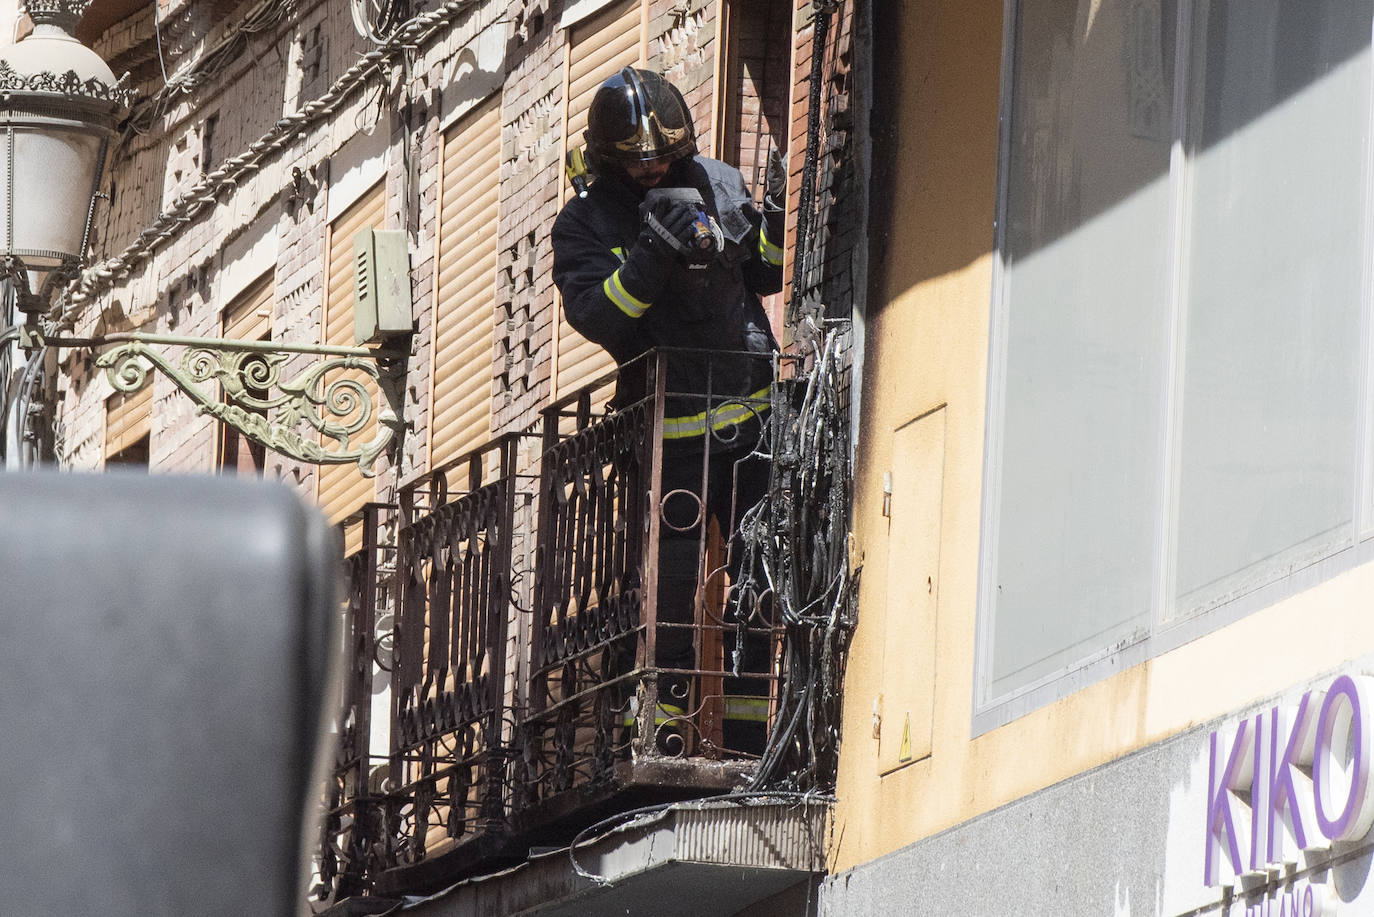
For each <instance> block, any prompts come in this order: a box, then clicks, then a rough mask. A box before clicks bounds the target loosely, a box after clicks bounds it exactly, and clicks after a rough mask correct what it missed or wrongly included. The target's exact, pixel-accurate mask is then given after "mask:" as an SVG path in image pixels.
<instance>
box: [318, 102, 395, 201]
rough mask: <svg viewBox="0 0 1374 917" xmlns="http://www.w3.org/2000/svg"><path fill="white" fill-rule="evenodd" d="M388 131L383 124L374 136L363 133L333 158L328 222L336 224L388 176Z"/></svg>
mask: <svg viewBox="0 0 1374 917" xmlns="http://www.w3.org/2000/svg"><path fill="white" fill-rule="evenodd" d="M388 150H389V143H388V137H387V129H386V125H385V124H381V123H379V124H378V125H377V126H376V127H375V128H374V129H373V131H372V133H371V134H366V133H363V132H362V131H359V132H358V133H356V134H354V135H353V138H352V139H351V140H349V141H348V142H347V143H345V144H344V145H343V146H342V147H340V148H339V149H338V150H336V151H335V152H334V155H333V156H331V157H329V202H328V204H327V205H326V208H325V221H326V222H329V223H332V222H334V220H336V219H338V216H339V214H341V213H343V212H344V211H345V210H347V209H348V208H349V207H351V206H352V205H353V203H354V202H355V201H357V200H358V198H360V197H362V196H363V194H364V193H365V192H366V191H367V190H368V189H370V188H371V187H372V186H373V185H375V184H376V183H377V182H378V181H380V180H381V178H382V176H384V175H386V158H387V152H388Z"/></svg>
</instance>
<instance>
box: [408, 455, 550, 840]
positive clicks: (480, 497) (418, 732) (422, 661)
mask: <svg viewBox="0 0 1374 917" xmlns="http://www.w3.org/2000/svg"><path fill="white" fill-rule="evenodd" d="M520 439H521V438H520V437H518V436H514V435H512V436H506V437H503V438H501V439H499V440H497V441H495V442H493V443H492V444H490V445H489V446H487V447H484V448H482V449H479V450H477V451H475V452H473V453H470V454H469V455H468V456H467V457H465V458H464V459H462V460H460V461H459V462H456V463H453V464H451V465H449V466H445V467H443V468H440V469H439V470H437V471H436V472H435V473H433V474H432V475H430V477H429V480H428V483H427V485H426V486H425V487H423V488H419V487H414V488H409V489H407V490H405V491H404V492H403V493H402V496H401V503H402V508H401V520H402V521H401V527H400V532H399V542H400V544H399V547H400V550H399V568H400V575H399V585H400V611H399V617H398V620H397V623H396V654H395V660H394V664H393V668H392V680H391V691H392V698H393V711H394V713H393V720H392V730H391V762H390V780H389V783H388V788H389V791H390V793H389V795H390V798H391V799H392V805H391V806H390V808H389V810H388V811H389V817H388V822H387V828H388V834H389V838H388V841H389V843H391V844H392V845H394V847H393V849H394V856H393V857H392V865H394V866H405V865H410V864H414V863H418V862H420V861H422V860H424V859H426V858H427V857H432V856H433V855H435V854H436V853H439V852H442V851H443V850H445V849H450V848H453V847H455V846H457V845H459V844H462V843H463V842H465V841H468V840H471V839H473V838H476V837H481V836H484V835H490V834H492V833H494V832H500V831H501V830H502V829H503V828H504V826H505V819H506V815H507V812H508V810H509V791H508V787H507V769H506V765H507V759H508V756H509V754H510V747H511V725H512V722H511V703H512V701H513V696H512V692H511V690H510V688H511V685H510V683H509V680H508V678H507V672H508V665H507V656H508V651H509V649H510V645H509V644H510V635H511V615H512V608H513V601H512V600H513V593H512V570H513V569H514V568H515V564H514V563H513V559H514V557H515V552H516V548H517V542H518V541H519V533H518V531H517V526H516V520H517V511H518V510H520V509H522V508H523V507H525V506H526V505H527V504H528V502H529V500H530V499H531V498H532V493H531V491H532V482H531V483H530V484H528V485H526V484H525V483H524V482H526V481H527V480H528V478H527V476H523V475H521V474H520V473H519V469H518V468H517V462H518V458H519V451H518V445H519V442H520ZM455 477H456V478H457V479H458V480H457V481H453V478H455Z"/></svg>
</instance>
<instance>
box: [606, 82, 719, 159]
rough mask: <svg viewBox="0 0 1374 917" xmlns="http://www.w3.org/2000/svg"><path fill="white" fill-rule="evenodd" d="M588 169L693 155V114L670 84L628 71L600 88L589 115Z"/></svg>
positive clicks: (695, 137)
mask: <svg viewBox="0 0 1374 917" xmlns="http://www.w3.org/2000/svg"><path fill="white" fill-rule="evenodd" d="M586 137H587V152H588V153H590V154H591V159H592V168H593V169H604V168H606V167H608V166H609V167H612V168H616V167H619V168H624V166H625V165H627V164H629V163H635V162H650V161H652V160H656V159H667V160H669V161H672V160H676V159H682V158H683V157H686V156H691V155H692V154H694V153H695V152H696V151H697V134H696V130H695V129H694V128H693V126H692V114H691V112H689V111H688V110H687V102H686V100H684V99H683V98H682V93H681V92H679V91H678V88H677V87H676V86H674V85H673V84H672V83H670V82H668V81H667V80H665V79H664V78H663V77H661V76H659V75H658V74H657V73H653V72H650V71H648V70H636V69H635V68H633V67H626V68H625V69H624V70H621V71H620V72H619V73H617V74H616V75H615V76H613V77H611V78H610V79H609V80H607V81H606V82H604V83H602V84H601V88H600V89H598V90H597V91H596V95H595V96H593V97H592V105H591V109H590V110H589V111H588V112H587V133H586Z"/></svg>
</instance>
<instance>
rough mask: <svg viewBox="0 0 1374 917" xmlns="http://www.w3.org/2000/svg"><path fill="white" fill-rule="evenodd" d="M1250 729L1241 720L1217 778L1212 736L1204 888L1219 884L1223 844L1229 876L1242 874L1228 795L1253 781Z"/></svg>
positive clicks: (1214, 746)
mask: <svg viewBox="0 0 1374 917" xmlns="http://www.w3.org/2000/svg"><path fill="white" fill-rule="evenodd" d="M1249 728H1250V721H1249V720H1241V722H1240V724H1239V725H1238V726H1237V727H1236V735H1235V738H1234V739H1233V740H1232V742H1231V754H1230V755H1229V756H1228V757H1227V760H1226V766H1225V768H1223V769H1222V770H1221V772H1220V774H1218V772H1217V734H1216V733H1215V732H1213V733H1212V749H1211V756H1210V758H1209V759H1208V762H1207V837H1206V839H1205V841H1204V845H1205V846H1204V851H1205V852H1204V855H1203V881H1204V883H1205V884H1207V885H1220V884H1221V878H1220V876H1219V875H1218V872H1219V870H1220V865H1221V864H1220V863H1219V862H1218V860H1219V859H1220V856H1219V855H1220V854H1221V853H1222V852H1223V850H1222V845H1223V844H1224V845H1225V849H1224V853H1225V854H1226V856H1227V857H1228V858H1229V860H1230V864H1231V870H1232V872H1234V873H1235V874H1236V875H1240V873H1241V869H1242V866H1241V858H1240V843H1239V841H1238V839H1237V837H1236V824H1235V821H1234V820H1233V819H1232V818H1231V791H1232V790H1233V789H1244V788H1245V786H1246V785H1247V784H1248V783H1249V782H1250V780H1251V779H1252V777H1253V771H1254V753H1255V744H1254V742H1252V741H1248V739H1249V738H1250V737H1249V734H1248V733H1249Z"/></svg>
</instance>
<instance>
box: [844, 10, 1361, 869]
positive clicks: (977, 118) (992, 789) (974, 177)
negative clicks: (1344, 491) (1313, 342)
mask: <svg viewBox="0 0 1374 917" xmlns="http://www.w3.org/2000/svg"><path fill="white" fill-rule="evenodd" d="M875 7H877V9H876V11H875V15H876V17H877V28H876V30H875V31H876V34H877V35H878V36H879V38H878V44H879V46H880V49H879V57H878V64H879V66H878V68H877V72H878V74H879V76H878V79H879V81H880V86H879V92H880V95H879V98H878V106H879V107H878V109H877V110H876V111H875V116H874V134H875V159H876V163H875V171H878V172H879V173H880V174H881V170H882V169H888V170H889V173H890V175H891V182H892V185H891V192H890V193H889V192H888V190H887V189H886V188H884V187H882V186H879V187H878V188H877V189H875V194H874V200H875V202H876V204H877V205H878V206H879V207H880V208H881V207H883V206H884V202H886V201H891V206H890V209H889V212H888V214H887V216H886V217H884V216H883V215H882V213H881V212H880V213H879V222H878V224H877V225H875V227H874V230H875V232H874V238H873V245H874V248H875V258H874V271H873V287H872V288H871V291H870V294H869V307H868V328H867V351H866V355H865V364H866V368H865V378H864V383H863V385H864V388H863V413H862V418H861V427H860V446H859V455H858V461H857V482H856V487H857V489H856V502H855V544H856V552H857V553H858V555H859V556H860V557H861V559H862V563H863V579H862V588H861V595H860V611H859V625H858V630H857V632H856V634H855V637H854V643H853V646H852V650H851V654H850V663H849V670H848V672H847V676H846V682H845V699H844V703H845V713H844V742H843V747H842V752H841V763H840V774H839V785H838V796H839V804H838V808H837V812H836V821H835V825H834V831H833V833H832V848H831V857H832V859H831V868H832V870H834V871H841V870H844V869H848V868H850V867H853V866H855V865H857V864H859V863H863V862H866V861H868V860H871V859H873V858H875V857H878V856H881V855H883V854H885V853H889V852H891V851H893V850H896V849H898V848H901V847H903V846H905V845H907V844H910V843H913V842H915V841H917V840H920V839H921V838H924V837H927V836H929V835H931V834H934V833H936V832H938V831H941V830H943V829H945V828H948V827H950V826H952V825H955V824H958V823H960V822H962V821H965V820H967V819H969V818H971V817H973V816H975V815H978V814H981V813H983V812H987V811H989V810H991V809H993V808H996V807H997V806H999V805H1002V804H1004V803H1007V802H1010V801H1012V800H1014V799H1017V798H1019V797H1021V796H1024V795H1026V794H1029V793H1032V792H1034V791H1036V790H1039V789H1043V788H1044V787H1047V786H1049V785H1051V784H1053V783H1056V782H1058V781H1060V780H1062V779H1064V778H1066V777H1069V776H1071V775H1073V774H1076V773H1079V772H1082V771H1084V770H1086V769H1089V768H1091V767H1095V766H1097V765H1100V764H1103V763H1106V762H1109V761H1112V760H1114V759H1116V758H1119V757H1120V756H1122V755H1124V754H1127V753H1129V752H1131V751H1133V750H1136V749H1138V748H1141V747H1143V746H1145V745H1148V744H1151V743H1154V742H1157V741H1160V740H1162V739H1164V738H1166V737H1168V736H1170V735H1172V734H1175V733H1177V732H1179V731H1181V730H1184V729H1187V728H1188V727H1190V726H1193V725H1196V724H1198V723H1202V722H1206V721H1207V720H1210V719H1212V718H1215V717H1218V716H1222V715H1224V714H1227V713H1229V712H1232V711H1234V710H1236V709H1238V708H1241V707H1243V706H1245V705H1246V704H1247V703H1250V702H1252V701H1254V700H1256V699H1258V698H1261V697H1265V696H1268V695H1272V694H1275V693H1278V692H1280V691H1282V690H1284V689H1286V688H1288V687H1290V686H1292V685H1294V684H1296V683H1298V682H1301V681H1303V680H1306V679H1309V678H1312V677H1314V676H1316V675H1318V674H1320V673H1322V672H1326V671H1328V670H1331V669H1334V668H1336V667H1338V666H1339V665H1340V664H1341V663H1342V662H1344V661H1346V660H1349V659H1352V658H1354V657H1356V656H1359V655H1362V654H1365V653H1368V652H1370V651H1372V650H1374V631H1372V630H1371V628H1370V627H1369V626H1368V616H1369V611H1370V609H1369V606H1371V605H1374V598H1371V596H1374V565H1365V566H1363V567H1358V568H1356V569H1353V570H1350V571H1349V572H1346V573H1344V574H1342V575H1340V576H1337V577H1335V578H1334V579H1331V580H1329V581H1327V582H1325V583H1323V584H1321V585H1319V586H1316V587H1314V588H1312V589H1309V590H1307V591H1306V592H1303V593H1300V594H1298V595H1295V596H1293V597H1291V598H1289V599H1286V600H1284V601H1282V602H1279V603H1277V604H1275V605H1272V606H1270V607H1268V608H1266V609H1263V610H1261V611H1259V612H1256V613H1254V614H1252V615H1250V616H1248V617H1246V618H1243V619H1242V620H1240V621H1238V622H1236V623H1234V624H1231V625H1229V626H1227V627H1224V628H1221V629H1219V630H1217V631H1215V632H1213V633H1212V634H1210V635H1208V636H1206V637H1203V638H1200V639H1198V640H1195V641H1193V642H1191V643H1188V644H1185V645H1184V646H1182V647H1179V648H1178V649H1176V650H1173V651H1171V652H1169V653H1166V654H1164V655H1162V656H1159V657H1157V658H1155V659H1153V660H1151V661H1149V662H1146V663H1143V664H1141V665H1138V666H1135V667H1134V668H1131V669H1129V670H1127V671H1124V672H1122V673H1120V674H1118V675H1115V676H1113V677H1110V678H1107V679H1104V680H1102V681H1099V682H1097V683H1095V684H1093V685H1091V686H1089V687H1088V688H1085V689H1083V690H1081V691H1079V692H1077V693H1075V694H1072V695H1070V696H1068V697H1065V698H1063V699H1062V700H1060V701H1058V702H1056V703H1053V704H1051V705H1049V706H1046V707H1043V708H1041V709H1039V710H1036V711H1034V712H1033V713H1030V714H1028V715H1026V716H1024V717H1021V718H1020V719H1017V720H1015V721H1013V722H1011V723H1009V724H1008V725H1006V726H1003V727H1001V728H999V729H995V730H993V731H991V732H988V733H986V734H984V735H982V736H980V737H978V738H977V739H971V724H972V699H973V669H974V635H975V625H976V613H977V582H978V549H979V524H980V500H981V488H982V469H983V433H984V421H985V400H986V380H987V341H988V319H989V311H990V302H991V283H992V246H993V220H994V214H995V189H996V179H997V114H998V92H999V78H1000V77H999V72H1000V66H1001V60H1000V58H1001V43H1002V2H1001V0H921V2H908V3H905V4H900V5H898V4H881V3H880V4H875ZM894 40H895V45H893V44H892V42H893V41H894ZM885 42H886V43H887V44H888V47H887V48H883V47H882V46H883V45H884V43H885ZM891 74H900V76H898V77H896V78H891V79H890V85H885V84H882V81H884V80H889V75H891ZM883 93H885V94H883ZM889 131H890V132H891V133H890V134H888V133H887V132H889ZM894 143H895V145H893V144H894ZM894 150H895V151H898V153H899V155H893V151H894ZM898 456H900V457H902V462H901V465H900V467H894V466H895V465H896V459H897V457H898ZM885 473H890V474H892V481H893V487H894V493H893V494H892V497H891V499H890V501H889V504H888V510H889V513H890V514H891V515H890V516H889V515H884V514H883V510H884V494H883V489H884V475H885ZM932 481H938V486H936V485H935V484H933V483H932ZM932 507H933V508H934V509H932ZM927 513H929V514H933V515H934V516H935V518H933V519H931V520H929V521H928V522H926V523H922V522H921V521H920V518H921V516H922V515H924V514H927ZM913 520H914V521H913ZM894 545H897V547H895V548H894ZM889 550H892V551H893V559H894V561H895V563H893V564H892V571H891V583H892V588H889V556H888V555H889ZM898 563H900V566H898ZM889 612H891V615H889ZM1298 634H1300V635H1301V639H1293V636H1294V635H1298ZM875 704H876V707H875ZM875 709H876V712H877V714H878V715H879V716H880V717H881V727H880V729H879V730H878V733H879V736H880V737H875ZM908 722H909V724H910V726H909V728H910V738H909V743H908V742H904V741H903V738H904V736H903V733H904V732H906V731H907V728H908ZM903 757H909V758H910V760H909V761H907V762H903V761H901V760H900V759H901V758H903ZM883 772H886V776H880V773H883Z"/></svg>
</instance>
